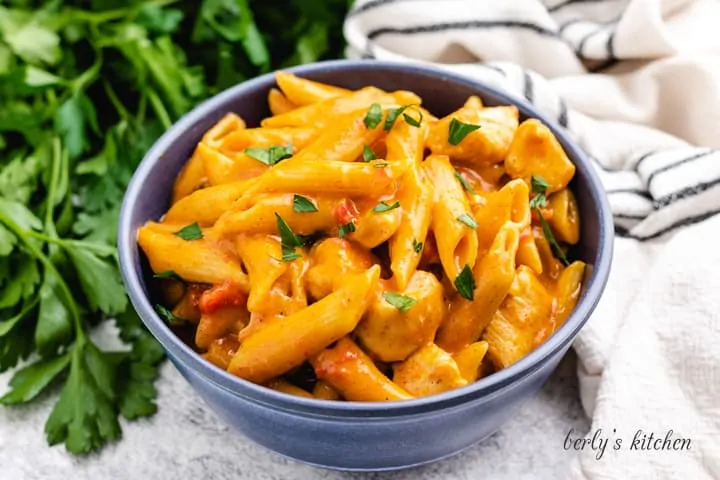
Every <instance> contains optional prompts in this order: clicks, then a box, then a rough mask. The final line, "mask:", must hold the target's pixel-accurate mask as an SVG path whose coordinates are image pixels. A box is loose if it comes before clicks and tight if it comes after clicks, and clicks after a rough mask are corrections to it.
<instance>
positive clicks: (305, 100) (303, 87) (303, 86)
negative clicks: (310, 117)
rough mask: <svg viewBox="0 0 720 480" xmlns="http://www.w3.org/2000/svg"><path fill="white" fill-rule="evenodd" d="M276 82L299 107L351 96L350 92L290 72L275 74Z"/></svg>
mask: <svg viewBox="0 0 720 480" xmlns="http://www.w3.org/2000/svg"><path fill="white" fill-rule="evenodd" d="M275 80H276V81H277V84H278V86H279V87H280V90H282V92H283V93H284V94H285V96H286V97H287V98H288V100H289V101H291V102H292V103H294V104H295V105H299V106H305V105H311V104H313V103H317V102H322V101H323V100H328V99H331V98H335V97H339V96H342V95H349V94H350V90H346V89H344V88H339V87H334V86H332V85H326V84H324V83H320V82H313V81H312V80H308V79H306V78H300V77H298V76H295V75H293V74H292V73H288V72H277V73H276V74H275Z"/></svg>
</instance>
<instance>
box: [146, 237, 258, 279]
mask: <svg viewBox="0 0 720 480" xmlns="http://www.w3.org/2000/svg"><path fill="white" fill-rule="evenodd" d="M178 229H179V227H178ZM204 234H205V237H204V238H201V239H199V240H192V241H188V240H184V239H182V238H180V237H179V236H177V235H175V234H174V233H172V231H171V230H168V229H158V228H153V224H148V225H145V226H143V227H141V228H140V229H139V230H138V244H139V245H140V248H142V249H143V251H144V252H145V255H146V256H147V258H148V261H149V262H150V267H151V268H152V269H153V271H155V272H166V271H173V272H175V273H176V274H177V275H179V276H180V277H181V278H182V279H184V280H186V281H188V282H198V283H210V284H221V283H223V282H224V281H226V280H232V281H233V282H236V283H237V284H239V285H241V286H242V287H243V288H244V289H245V290H246V291H247V289H248V288H249V283H248V278H247V275H245V272H243V270H242V268H241V266H240V261H239V259H238V258H237V255H236V254H235V252H234V251H233V250H231V249H228V248H218V246H219V242H217V241H214V240H215V239H213V237H214V235H211V234H210V233H209V232H208V231H205V232H204Z"/></svg>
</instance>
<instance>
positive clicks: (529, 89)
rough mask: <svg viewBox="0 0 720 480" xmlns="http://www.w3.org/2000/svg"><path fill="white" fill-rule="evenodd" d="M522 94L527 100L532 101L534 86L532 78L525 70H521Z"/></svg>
mask: <svg viewBox="0 0 720 480" xmlns="http://www.w3.org/2000/svg"><path fill="white" fill-rule="evenodd" d="M523 84H524V86H523V95H524V96H525V98H526V99H527V101H528V102H530V103H533V97H534V96H535V86H534V85H533V79H532V77H531V76H530V74H529V73H528V71H527V70H523Z"/></svg>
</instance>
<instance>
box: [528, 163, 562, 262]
mask: <svg viewBox="0 0 720 480" xmlns="http://www.w3.org/2000/svg"><path fill="white" fill-rule="evenodd" d="M530 184H531V185H532V191H533V193H536V194H537V195H535V197H533V198H532V199H531V200H530V208H532V209H534V210H535V211H536V212H537V214H538V218H539V219H540V225H541V226H542V230H543V235H545V238H546V239H547V241H548V243H549V244H550V247H552V249H553V251H554V252H555V255H557V256H558V258H559V259H560V260H561V261H562V262H563V264H565V266H568V265H570V262H568V259H567V257H566V256H565V252H563V250H562V248H560V244H558V242H557V240H556V239H555V235H553V233H552V230H551V229H550V225H549V224H548V222H547V220H545V218H544V217H543V214H542V212H541V211H540V207H544V206H545V205H547V198H546V197H545V192H546V191H547V189H548V188H549V187H550V184H549V183H548V182H547V180H545V179H544V178H543V177H541V176H539V175H533V176H532V177H530Z"/></svg>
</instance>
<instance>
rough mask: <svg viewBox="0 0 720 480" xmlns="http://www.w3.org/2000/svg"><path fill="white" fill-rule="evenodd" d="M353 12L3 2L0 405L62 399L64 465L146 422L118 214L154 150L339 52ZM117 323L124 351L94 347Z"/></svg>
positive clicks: (171, 1)
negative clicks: (202, 115)
mask: <svg viewBox="0 0 720 480" xmlns="http://www.w3.org/2000/svg"><path fill="white" fill-rule="evenodd" d="M348 7H349V5H348V1H347V0H313V1H305V0H264V1H257V2H256V1H253V0H203V1H189V0H187V1H177V0H147V1H139V0H135V1H127V0H65V1H63V0H46V1H32V0H6V1H5V2H3V3H2V5H0V371H5V370H8V369H10V368H14V367H17V370H16V371H15V373H14V376H13V377H12V379H11V381H10V390H9V391H8V392H7V393H6V394H5V395H4V396H2V397H0V403H2V404H5V405H15V404H22V403H27V402H30V401H32V400H33V399H35V398H37V397H38V396H39V395H41V394H43V393H44V392H46V391H48V394H52V392H55V391H57V390H59V391H60V396H59V399H58V401H57V403H56V405H55V407H54V408H53V410H52V413H51V414H50V417H49V418H48V420H47V423H46V425H45V433H46V436H47V440H48V442H49V443H50V444H57V443H64V444H65V446H66V447H67V449H68V450H69V451H70V452H72V453H84V452H88V451H91V450H94V449H96V448H99V447H101V446H102V445H104V444H105V443H106V442H107V441H109V440H114V439H117V438H118V437H119V436H120V435H121V429H120V425H119V422H118V418H119V415H122V416H124V417H125V418H127V419H135V418H138V417H142V416H147V415H151V414H153V413H154V412H155V410H156V405H155V403H154V399H155V395H156V392H155V388H154V386H153V384H154V381H155V379H156V378H157V375H158V366H159V364H160V362H161V360H162V358H163V352H162V350H161V348H160V347H159V345H158V344H157V343H156V342H155V341H154V339H153V338H152V337H151V336H150V334H149V333H148V332H147V331H146V330H145V329H144V327H143V326H142V324H141V322H140V320H139V319H138V317H137V316H136V315H135V313H134V312H133V310H132V308H131V307H130V306H129V302H128V300H127V297H126V295H125V291H124V288H123V285H122V282H121V280H120V276H119V273H118V269H117V252H116V249H115V242H116V238H115V237H116V234H117V216H118V210H119V205H120V201H121V199H122V195H123V192H124V189H125V186H126V185H127V182H128V181H129V179H130V177H131V175H132V172H133V171H134V170H135V168H136V167H137V165H138V163H139V162H140V160H141V159H142V157H143V155H144V153H145V151H146V150H147V149H148V148H149V146H150V145H151V144H152V143H153V141H154V140H155V139H156V138H157V137H158V136H159V135H160V134H161V133H162V132H163V131H164V130H165V129H167V128H168V127H169V126H170V125H171V123H172V122H173V121H174V120H175V119H177V118H178V117H179V116H181V115H182V114H183V113H185V112H186V111H188V110H189V109H190V108H192V107H193V106H194V105H195V104H196V103H197V102H199V101H201V100H203V99H205V98H207V97H208V96H210V95H212V94H214V93H216V92H218V91H220V90H222V89H224V88H227V87H229V86H231V85H233V84H235V83H238V82H240V81H243V80H245V79H247V78H250V77H253V76H256V75H258V74H260V73H265V72H268V71H271V70H273V69H276V68H282V67H285V66H290V65H294V64H298V63H306V62H311V61H315V60H318V59H322V58H331V57H337V56H340V55H341V54H342V48H343V47H344V45H343V40H342V21H343V18H344V15H345V13H346V11H347V8H348ZM106 321H112V322H114V323H115V326H116V327H117V332H118V336H119V338H120V340H122V342H123V343H124V344H125V345H126V348H124V349H121V350H119V351H106V350H103V349H101V348H100V347H99V346H98V345H96V344H95V343H94V342H93V341H92V339H91V338H90V336H89V332H90V331H91V329H92V328H93V327H94V326H96V325H98V324H99V323H101V322H106Z"/></svg>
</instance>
